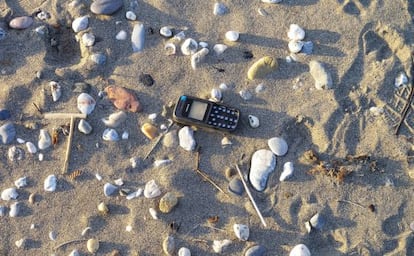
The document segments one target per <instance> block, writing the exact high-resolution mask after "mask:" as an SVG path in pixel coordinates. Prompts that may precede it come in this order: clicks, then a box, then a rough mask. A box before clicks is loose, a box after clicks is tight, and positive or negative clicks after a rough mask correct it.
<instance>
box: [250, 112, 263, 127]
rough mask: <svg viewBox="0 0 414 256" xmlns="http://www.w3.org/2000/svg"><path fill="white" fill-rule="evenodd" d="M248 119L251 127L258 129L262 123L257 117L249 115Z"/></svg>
mask: <svg viewBox="0 0 414 256" xmlns="http://www.w3.org/2000/svg"><path fill="white" fill-rule="evenodd" d="M248 119H249V125H250V127H252V128H257V127H259V126H260V121H259V118H258V117H257V116H254V115H249V116H248Z"/></svg>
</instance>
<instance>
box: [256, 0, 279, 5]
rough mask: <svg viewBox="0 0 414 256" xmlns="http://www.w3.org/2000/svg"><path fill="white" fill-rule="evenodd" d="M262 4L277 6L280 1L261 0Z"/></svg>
mask: <svg viewBox="0 0 414 256" xmlns="http://www.w3.org/2000/svg"><path fill="white" fill-rule="evenodd" d="M261 1H262V3H266V4H278V3H280V2H282V0H261Z"/></svg>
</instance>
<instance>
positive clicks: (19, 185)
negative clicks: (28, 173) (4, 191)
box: [14, 177, 27, 188]
mask: <svg viewBox="0 0 414 256" xmlns="http://www.w3.org/2000/svg"><path fill="white" fill-rule="evenodd" d="M14 185H15V186H16V187H17V188H23V187H26V186H27V178H26V177H21V178H19V179H17V180H16V181H15V182H14Z"/></svg>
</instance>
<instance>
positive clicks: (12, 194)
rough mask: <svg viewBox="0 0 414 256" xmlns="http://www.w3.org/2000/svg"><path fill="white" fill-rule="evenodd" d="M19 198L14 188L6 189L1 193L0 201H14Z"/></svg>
mask: <svg viewBox="0 0 414 256" xmlns="http://www.w3.org/2000/svg"><path fill="white" fill-rule="evenodd" d="M18 196H19V193H17V190H16V188H6V189H5V190H3V191H2V192H1V199H2V200H4V201H10V200H12V199H16V198H17V197H18Z"/></svg>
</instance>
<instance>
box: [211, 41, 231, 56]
mask: <svg viewBox="0 0 414 256" xmlns="http://www.w3.org/2000/svg"><path fill="white" fill-rule="evenodd" d="M227 48H228V46H227V45H225V44H215V45H214V46H213V51H214V52H215V53H216V55H220V54H222V53H223V52H224V51H225V50H227Z"/></svg>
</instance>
